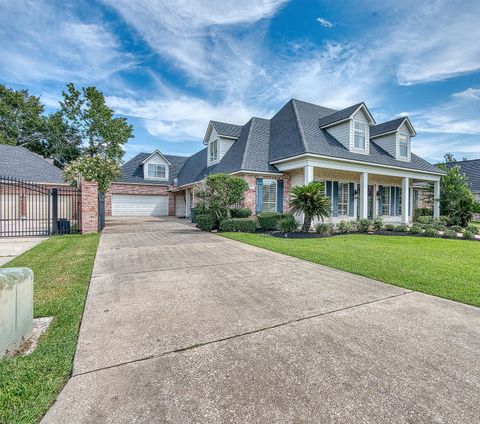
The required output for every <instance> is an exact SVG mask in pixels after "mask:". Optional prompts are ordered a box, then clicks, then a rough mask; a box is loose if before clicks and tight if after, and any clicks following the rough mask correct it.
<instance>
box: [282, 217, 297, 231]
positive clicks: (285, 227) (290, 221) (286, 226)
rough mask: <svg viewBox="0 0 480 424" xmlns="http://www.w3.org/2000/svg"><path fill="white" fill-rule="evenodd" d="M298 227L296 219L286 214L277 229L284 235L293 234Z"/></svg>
mask: <svg viewBox="0 0 480 424" xmlns="http://www.w3.org/2000/svg"><path fill="white" fill-rule="evenodd" d="M297 227H298V224H297V221H296V220H295V217H294V216H293V215H290V214H285V216H284V217H283V218H282V219H280V220H279V221H278V223H277V229H278V230H279V231H280V232H282V233H291V232H293V231H295V230H296V229H297Z"/></svg>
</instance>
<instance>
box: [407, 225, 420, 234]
mask: <svg viewBox="0 0 480 424" xmlns="http://www.w3.org/2000/svg"><path fill="white" fill-rule="evenodd" d="M410 232H411V233H412V234H422V233H423V228H422V226H421V225H419V224H413V225H412V226H411V227H410Z"/></svg>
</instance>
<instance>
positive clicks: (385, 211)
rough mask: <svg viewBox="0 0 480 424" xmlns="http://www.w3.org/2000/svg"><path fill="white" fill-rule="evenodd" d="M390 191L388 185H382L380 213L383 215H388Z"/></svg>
mask: <svg viewBox="0 0 480 424" xmlns="http://www.w3.org/2000/svg"><path fill="white" fill-rule="evenodd" d="M390 202H391V192H390V187H383V191H382V211H383V212H382V213H383V215H390Z"/></svg>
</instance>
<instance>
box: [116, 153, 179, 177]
mask: <svg viewBox="0 0 480 424" xmlns="http://www.w3.org/2000/svg"><path fill="white" fill-rule="evenodd" d="M151 155H152V153H139V154H138V155H136V156H135V157H133V158H132V159H130V160H129V161H128V162H125V164H123V166H122V168H121V175H120V178H119V179H117V180H116V181H115V182H122V183H141V184H162V185H164V184H165V182H162V181H155V180H146V179H145V178H144V177H143V163H144V161H145V160H146V159H148V158H149V157H150V156H151ZM162 156H163V157H164V158H165V159H166V160H167V161H168V162H170V164H171V165H170V171H169V178H170V182H173V180H174V179H175V178H177V175H178V173H179V172H180V170H181V169H182V167H183V165H184V164H185V162H186V161H187V159H188V157H185V156H173V155H163V154H162Z"/></svg>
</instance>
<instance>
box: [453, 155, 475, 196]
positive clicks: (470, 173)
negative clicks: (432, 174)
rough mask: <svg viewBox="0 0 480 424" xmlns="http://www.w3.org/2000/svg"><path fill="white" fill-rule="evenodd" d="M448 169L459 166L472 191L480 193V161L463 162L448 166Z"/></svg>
mask: <svg viewBox="0 0 480 424" xmlns="http://www.w3.org/2000/svg"><path fill="white" fill-rule="evenodd" d="M446 165H447V167H448V168H452V167H454V166H458V167H459V168H460V171H461V172H462V173H463V174H464V175H465V176H466V177H467V182H468V186H469V187H470V190H472V191H473V192H475V193H480V159H472V160H463V161H460V162H450V163H447V164H446Z"/></svg>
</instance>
